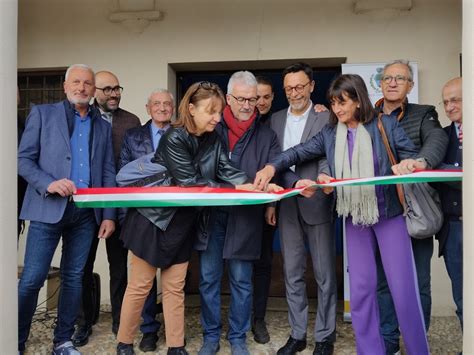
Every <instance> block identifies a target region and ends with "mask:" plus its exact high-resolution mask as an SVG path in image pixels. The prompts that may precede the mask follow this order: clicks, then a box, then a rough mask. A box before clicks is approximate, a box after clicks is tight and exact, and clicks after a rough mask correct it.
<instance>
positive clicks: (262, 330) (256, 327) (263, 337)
mask: <svg viewBox="0 0 474 355" xmlns="http://www.w3.org/2000/svg"><path fill="white" fill-rule="evenodd" d="M252 333H253V339H254V340H255V341H256V342H257V343H259V344H266V343H268V342H269V341H270V334H268V330H267V325H266V324H265V321H264V320H263V319H255V321H254V322H253V324H252Z"/></svg>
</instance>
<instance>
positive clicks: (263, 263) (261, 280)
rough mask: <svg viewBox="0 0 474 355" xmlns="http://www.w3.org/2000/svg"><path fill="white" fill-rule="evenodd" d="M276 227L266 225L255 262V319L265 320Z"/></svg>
mask: <svg viewBox="0 0 474 355" xmlns="http://www.w3.org/2000/svg"><path fill="white" fill-rule="evenodd" d="M274 233H275V227H273V226H270V225H269V224H266V223H265V224H264V227H263V236H262V251H261V255H260V259H259V260H256V261H255V262H254V267H253V275H254V279H253V280H254V283H253V318H254V319H264V318H265V313H266V311H267V301H268V294H269V291H270V282H271V280H272V259H273V234H274Z"/></svg>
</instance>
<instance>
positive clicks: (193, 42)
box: [18, 0, 461, 314]
mask: <svg viewBox="0 0 474 355" xmlns="http://www.w3.org/2000/svg"><path fill="white" fill-rule="evenodd" d="M352 3H353V1H352V0H333V1H329V0H313V1H310V0H292V1H283V0H273V1H270V0H254V1H249V0H242V1H231V0H201V1H199V2H197V1H192V0H160V1H157V4H158V8H159V10H161V11H164V13H165V17H164V19H163V20H162V21H159V22H154V23H151V24H150V26H149V27H148V28H147V29H145V31H144V32H143V33H142V34H135V33H132V32H130V31H128V30H126V29H125V28H124V27H123V26H121V25H119V24H114V23H110V22H109V21H108V20H107V19H108V16H109V14H110V12H111V11H113V10H114V9H115V6H116V4H117V2H116V1H111V0H110V1H105V0H104V1H95V0H81V1H72V0H42V1H39V0H20V1H19V28H18V31H19V42H18V67H19V68H46V67H64V66H67V65H69V64H71V63H76V62H81V63H87V64H89V65H91V66H92V67H93V68H94V69H96V70H101V69H108V70H111V71H113V72H114V73H116V74H117V75H118V76H119V78H120V80H121V84H122V86H124V87H125V91H124V94H123V99H122V107H124V108H126V109H129V110H130V111H132V112H135V113H137V114H138V115H139V116H140V117H141V119H142V121H145V120H146V119H147V117H146V112H145V109H144V103H145V100H146V97H147V94H148V93H149V92H150V91H151V90H152V89H153V88H154V87H167V86H168V87H169V88H170V89H172V90H174V89H175V87H174V86H175V78H174V77H173V73H172V72H171V74H170V71H169V67H168V65H169V64H170V63H171V64H172V63H189V62H220V61H239V60H271V59H292V58H326V57H347V62H352V63H357V62H383V61H389V60H391V59H397V58H408V59H410V60H414V61H417V62H418V64H419V81H420V83H419V85H420V92H419V98H420V103H431V104H435V105H436V106H437V108H438V111H439V113H440V117H441V118H442V120H443V121H444V122H445V123H447V120H446V119H445V115H444V112H443V110H442V109H443V108H442V106H440V105H438V102H440V100H441V99H440V90H441V87H442V85H443V84H444V82H445V81H447V80H448V79H449V78H451V77H453V76H457V75H459V72H460V67H459V62H460V61H459V54H460V52H461V1H458V0H449V1H445V0H416V1H413V4H414V6H413V8H412V9H411V10H410V11H406V12H398V11H391V10H383V11H376V12H369V13H365V14H357V15H356V14H354V13H353V12H352ZM197 4H199V6H198V5H197ZM20 258H21V257H20ZM98 262H99V263H100V265H99V263H98V264H97V266H100V267H101V270H102V271H101V272H102V273H103V272H104V271H106V270H107V268H106V260H105V257H104V256H103V254H102V252H101V253H99V255H98ZM432 274H433V294H434V303H433V309H434V314H445V313H446V311H449V312H450V314H452V310H453V307H452V301H451V294H450V286H449V283H448V281H447V276H446V271H445V269H444V266H443V264H442V263H441V262H440V260H439V259H438V258H437V257H434V258H433V272H432ZM102 279H103V280H106V279H107V277H106V276H105V275H104V276H103V277H102ZM102 291H103V292H102V294H103V295H104V299H105V298H107V295H108V292H107V290H106V289H103V290H102Z"/></svg>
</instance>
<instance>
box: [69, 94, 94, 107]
mask: <svg viewBox="0 0 474 355" xmlns="http://www.w3.org/2000/svg"><path fill="white" fill-rule="evenodd" d="M91 99H92V97H86V98H81V97H74V96H72V97H69V96H68V100H69V102H71V103H73V104H74V105H88V104H89V102H90V101H91Z"/></svg>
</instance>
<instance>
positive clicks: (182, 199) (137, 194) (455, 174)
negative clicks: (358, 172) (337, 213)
mask: <svg viewBox="0 0 474 355" xmlns="http://www.w3.org/2000/svg"><path fill="white" fill-rule="evenodd" d="M461 180H462V171H459V170H431V171H429V170H425V171H419V172H415V173H413V174H408V175H392V176H377V177H372V178H360V179H342V180H336V179H335V180H333V181H331V182H330V183H327V184H315V185H314V186H316V187H328V186H331V187H336V186H347V185H353V186H356V185H387V184H411V183H417V182H441V181H461ZM302 190H303V189H302V188H298V189H287V190H283V191H281V192H277V193H267V192H253V191H242V190H235V189H227V188H211V187H175V186H171V187H168V186H167V187H164V186H163V187H114V188H108V187H103V188H89V189H78V190H77V193H76V194H75V195H74V196H73V199H74V202H75V203H76V205H77V206H78V207H92V208H102V207H103V208H113V207H184V206H233V205H258V204H264V203H270V202H276V201H279V200H282V199H284V198H287V197H292V196H295V195H298V194H299V193H300V192H301V191H302Z"/></svg>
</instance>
